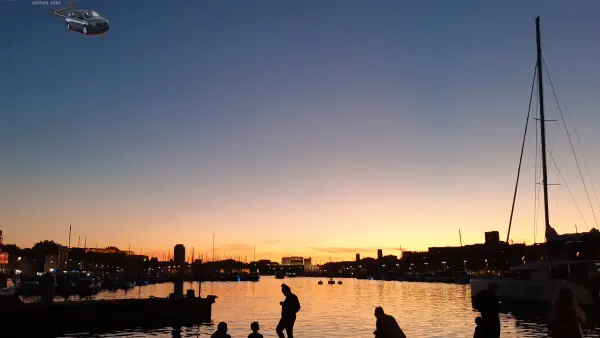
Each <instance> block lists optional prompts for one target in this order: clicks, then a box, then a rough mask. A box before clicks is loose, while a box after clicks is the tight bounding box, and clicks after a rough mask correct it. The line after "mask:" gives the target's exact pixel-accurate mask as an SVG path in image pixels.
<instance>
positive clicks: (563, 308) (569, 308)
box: [548, 288, 585, 338]
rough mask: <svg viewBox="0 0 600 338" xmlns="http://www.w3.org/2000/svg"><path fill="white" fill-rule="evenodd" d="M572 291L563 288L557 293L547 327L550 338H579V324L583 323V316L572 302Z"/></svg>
mask: <svg viewBox="0 0 600 338" xmlns="http://www.w3.org/2000/svg"><path fill="white" fill-rule="evenodd" d="M573 298H574V295H573V291H572V290H571V289H569V288H564V289H561V290H560V291H559V294H558V300H557V301H556V302H555V304H554V307H553V309H552V312H551V313H550V320H549V323H548V327H549V329H550V337H552V338H581V337H583V334H582V332H581V324H582V323H583V322H585V314H584V313H583V311H582V310H581V309H580V308H579V306H578V305H576V304H575V302H574V301H573Z"/></svg>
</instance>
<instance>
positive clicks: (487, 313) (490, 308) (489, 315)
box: [473, 283, 500, 338]
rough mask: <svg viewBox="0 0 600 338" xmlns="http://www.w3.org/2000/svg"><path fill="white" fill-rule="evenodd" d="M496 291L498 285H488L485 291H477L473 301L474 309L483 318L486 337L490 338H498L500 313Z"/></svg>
mask: <svg viewBox="0 0 600 338" xmlns="http://www.w3.org/2000/svg"><path fill="white" fill-rule="evenodd" d="M496 291H498V284H496V283H490V284H488V288H487V290H482V291H479V293H478V294H477V295H475V299H474V300H473V303H474V305H475V308H476V309H477V310H479V312H480V313H481V318H483V327H484V328H485V332H486V337H490V338H500V314H499V313H500V311H499V309H498V297H496Z"/></svg>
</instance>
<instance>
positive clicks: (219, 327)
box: [217, 322, 227, 333]
mask: <svg viewBox="0 0 600 338" xmlns="http://www.w3.org/2000/svg"><path fill="white" fill-rule="evenodd" d="M217 331H219V332H223V333H227V323H225V322H220V323H219V325H217Z"/></svg>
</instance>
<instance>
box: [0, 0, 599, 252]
mask: <svg viewBox="0 0 600 338" xmlns="http://www.w3.org/2000/svg"><path fill="white" fill-rule="evenodd" d="M77 4H78V6H79V7H80V8H85V9H93V10H96V11H98V12H99V13H100V14H101V15H103V16H104V17H106V18H107V19H108V20H109V22H110V24H111V31H110V32H109V33H108V34H107V35H105V36H96V37H87V36H83V35H81V34H78V33H72V32H68V31H67V29H66V27H65V25H64V22H63V21H62V20H61V19H57V18H55V17H52V16H50V15H49V14H48V11H49V10H50V9H51V7H44V6H33V5H32V4H31V1H22V0H16V1H15V2H6V1H4V2H1V3H0V46H1V47H2V48H0V114H1V119H0V154H1V158H2V161H1V164H0V191H1V192H2V193H1V194H0V227H1V228H2V229H3V230H4V234H5V239H6V241H7V242H16V243H17V244H19V245H23V246H26V245H31V244H33V243H34V242H35V241H37V240H40V239H54V240H57V241H59V242H61V243H66V242H67V240H68V239H67V237H68V236H67V234H68V225H69V224H73V229H74V230H73V235H74V242H76V238H77V236H82V242H83V236H87V238H88V245H92V246H94V245H96V244H97V245H98V246H107V245H117V246H120V247H126V246H127V245H129V244H131V246H132V248H134V249H136V250H137V251H139V250H142V251H143V252H144V253H147V254H151V253H153V252H160V251H161V250H162V251H167V250H170V249H169V248H170V247H172V245H174V244H175V243H184V244H185V245H186V246H187V247H195V248H196V252H210V251H211V250H212V249H211V245H212V244H211V243H212V234H213V232H214V233H216V238H217V241H216V242H217V250H218V251H219V252H221V253H222V254H223V255H224V254H225V253H228V254H242V255H243V254H249V255H250V254H251V253H252V246H253V245H254V244H256V246H257V255H258V256H260V257H267V258H273V259H278V258H279V257H281V256H282V255H286V254H300V255H305V256H313V257H316V258H319V259H329V256H332V257H333V259H342V258H351V257H352V256H353V254H354V253H355V252H360V253H362V254H363V255H374V254H375V250H376V248H379V247H382V248H384V250H385V251H386V253H397V252H398V248H399V247H400V246H402V247H404V248H407V249H426V248H427V247H428V246H442V245H456V244H458V229H461V231H462V234H463V241H464V242H465V243H474V242H480V241H481V240H482V239H483V232H484V231H486V230H499V231H500V233H501V236H502V237H504V236H505V235H506V228H507V223H508V216H509V210H510V203H511V198H512V189H513V184H514V179H515V174H516V172H515V171H516V166H517V160H518V155H519V150H520V142H521V140H520V139H521V135H522V129H523V124H524V120H525V115H526V110H527V102H528V97H529V89H530V88H529V87H530V84H531V78H532V75H533V67H534V63H535V25H534V18H535V17H536V16H538V15H539V16H541V17H542V34H543V35H542V38H543V48H544V56H545V59H546V62H547V64H548V67H549V69H550V72H551V75H552V80H553V81H554V83H555V85H556V87H557V88H556V89H557V91H558V95H559V99H560V100H561V105H562V107H563V110H564V111H565V112H566V113H569V114H571V115H567V116H572V117H573V121H572V122H574V125H575V126H576V127H577V132H578V133H579V136H580V139H581V143H582V145H583V147H584V152H585V154H586V156H587V157H586V160H587V164H588V166H589V169H590V171H591V173H592V175H593V174H594V173H597V172H598V170H600V160H599V159H598V157H597V155H596V154H597V152H595V151H594V150H595V149H596V148H597V147H598V146H599V138H598V136H597V134H595V133H597V130H598V127H599V123H600V117H599V115H598V111H597V98H598V94H599V91H598V88H600V64H599V63H598V60H600V44H599V43H598V36H599V33H600V22H599V21H598V20H597V15H598V13H599V12H600V2H598V1H577V2H575V3H570V2H567V1H501V2H495V3H489V2H483V1H350V0H344V1H331V0H326V1H307V0H303V1H271V0H260V1H259V0H256V1H247V0H246V1H227V0H218V1H216V0H215V1H181V0H172V1H155V0H144V1H141V0H96V1H92V0H89V1H77ZM547 89H548V90H547V91H546V93H547V95H546V97H547V105H548V106H549V107H548V114H549V117H548V118H554V119H556V118H558V115H557V110H556V105H555V104H552V103H553V102H552V96H551V91H550V88H549V87H548V88H547ZM561 133H562V134H564V131H563V129H562V126H561V125H560V124H552V125H550V126H549V134H550V136H549V143H550V144H552V145H553V147H554V148H553V149H554V150H555V156H556V158H557V161H558V162H559V168H560V170H561V171H562V172H563V174H564V175H565V177H566V179H567V183H569V187H570V188H571V190H572V192H573V193H574V195H575V197H576V199H577V203H578V204H579V206H580V208H581V209H582V211H583V212H584V216H585V217H586V219H587V222H588V223H589V225H590V226H591V225H593V217H592V214H591V209H590V207H589V205H588V202H587V199H586V198H585V194H584V191H583V188H582V185H581V184H580V182H579V177H578V174H577V172H576V170H575V169H576V167H575V164H574V162H573V160H572V156H569V148H568V147H567V145H568V143H567V142H566V138H565V137H564V135H562V134H561ZM531 135H532V137H531V142H529V144H528V153H527V154H526V156H525V164H524V173H523V176H522V177H523V178H522V179H523V181H522V182H523V185H522V187H523V190H522V192H521V193H520V194H519V200H518V204H517V210H516V219H515V224H514V228H513V229H514V230H513V236H512V237H513V238H514V239H515V241H524V240H525V241H528V242H532V241H533V233H534V230H533V228H534V227H533V212H534V207H533V200H534V198H533V196H534V192H533V189H534V176H533V171H534V170H533V159H534V145H535V142H533V136H534V134H533V133H531ZM551 177H552V179H553V180H554V181H557V180H558V176H557V175H556V173H555V172H554V171H552V170H551ZM597 180H598V181H599V182H600V178H598V179H597ZM550 191H551V194H552V195H551V208H552V223H553V224H554V225H555V227H556V228H557V230H558V231H559V232H566V231H569V232H571V231H573V230H574V229H573V224H576V223H577V224H579V228H580V230H581V229H585V226H584V225H583V220H582V219H581V217H580V216H579V214H578V212H577V210H576V209H575V208H574V203H573V202H572V200H571V198H570V196H569V194H568V192H567V190H566V189H565V188H564V186H557V187H551V190H550ZM590 193H592V191H591V190H590ZM592 202H593V203H594V206H595V207H596V209H595V211H596V213H597V214H598V215H597V216H598V217H600V207H599V206H598V204H597V203H596V199H594V196H593V195H592ZM540 233H541V232H539V231H538V234H540ZM540 237H541V236H538V238H537V239H538V240H539V239H540Z"/></svg>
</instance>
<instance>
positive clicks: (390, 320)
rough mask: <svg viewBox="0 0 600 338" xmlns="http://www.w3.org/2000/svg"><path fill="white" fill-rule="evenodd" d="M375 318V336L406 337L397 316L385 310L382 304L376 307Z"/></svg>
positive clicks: (385, 337) (377, 337)
mask: <svg viewBox="0 0 600 338" xmlns="http://www.w3.org/2000/svg"><path fill="white" fill-rule="evenodd" d="M375 318H377V322H376V323H375V328H376V329H375V332H373V334H374V335H375V338H406V335H405V334H404V332H403V331H402V329H401V328H400V325H398V322H397V321H396V318H394V317H393V316H391V315H388V314H386V313H385V312H383V308H382V307H381V306H378V307H376V308H375Z"/></svg>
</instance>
